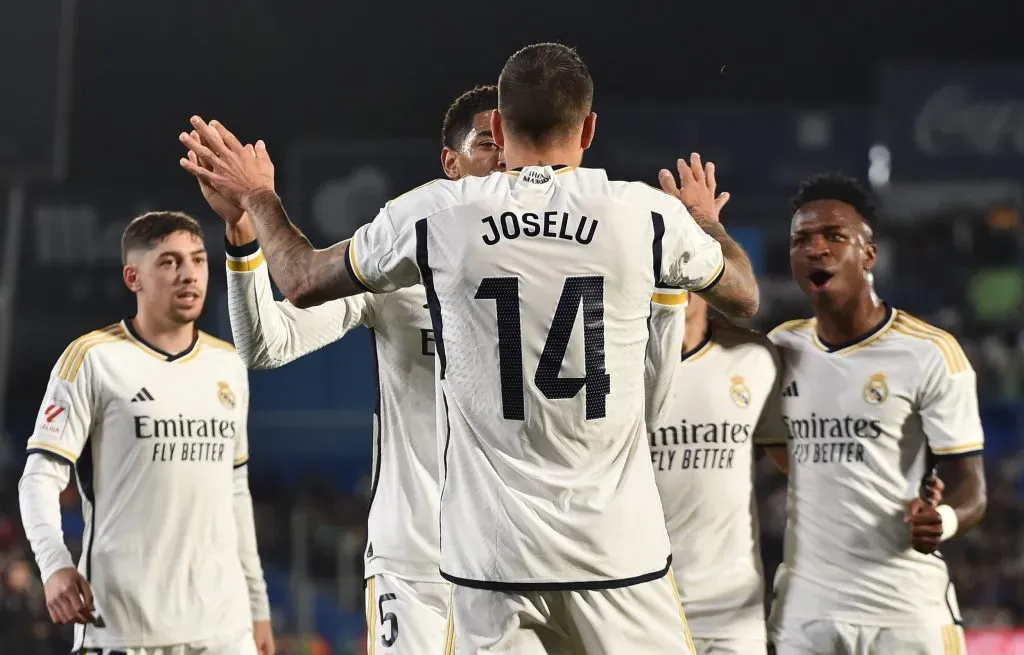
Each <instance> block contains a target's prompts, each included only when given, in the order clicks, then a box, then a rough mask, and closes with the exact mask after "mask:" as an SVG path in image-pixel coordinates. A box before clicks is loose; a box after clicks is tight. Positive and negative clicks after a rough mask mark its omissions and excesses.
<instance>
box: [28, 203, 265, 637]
mask: <svg viewBox="0 0 1024 655" xmlns="http://www.w3.org/2000/svg"><path fill="white" fill-rule="evenodd" d="M122 256H123V260H124V281H125V284H126V285H127V286H128V288H129V289H130V290H131V291H132V292H133V293H134V294H135V296H136V300H137V312H136V314H135V316H134V317H132V318H128V319H125V320H123V321H121V322H119V323H114V324H113V325H109V326H107V327H105V328H102V329H99V330H95V331H93V332H90V333H88V334H86V335H84V336H82V337H80V338H78V339H76V340H75V341H73V342H72V343H71V345H69V346H68V347H67V349H66V350H65V351H64V353H63V355H61V357H60V359H59V360H58V361H57V364H56V366H54V368H53V372H52V373H51V376H50V383H49V386H48V388H47V390H46V397H45V400H44V401H43V403H42V406H41V408H40V410H39V416H38V419H37V422H36V428H35V431H34V432H33V434H32V436H31V437H30V438H29V441H28V460H27V462H26V464H25V472H24V475H23V476H22V478H21V483H20V485H19V491H20V504H21V514H22V521H23V523H24V526H25V533H26V535H27V536H28V539H29V541H30V542H31V545H32V550H33V551H34V553H35V556H36V561H37V563H38V565H39V569H40V572H41V574H42V578H43V580H44V582H45V592H46V601H47V607H48V609H49V611H50V615H51V617H52V618H53V620H54V621H55V622H57V623H74V624H75V651H76V652H84V653H89V654H90V655H92V654H93V653H101V654H102V655H108V654H110V653H125V654H126V655H191V654H195V655H200V654H202V655H249V654H253V653H259V654H260V655H272V654H273V652H274V644H273V637H272V635H271V633H270V606H269V603H268V601H267V595H266V585H265V584H264V581H263V572H262V570H261V567H260V560H259V555H258V553H257V549H256V533H255V528H254V525H253V511H252V499H251V497H250V495H249V483H248V475H247V469H246V463H247V461H248V459H249V451H248V439H247V436H246V415H247V413H248V404H249V388H248V378H247V372H246V369H245V366H244V365H243V364H242V362H241V360H240V359H239V358H238V355H237V354H235V352H234V349H233V348H232V347H231V345H230V344H228V343H225V342H223V341H220V340H218V339H215V338H213V337H211V336H209V335H207V334H205V333H202V332H199V331H198V330H197V329H196V327H195V321H196V319H197V318H198V317H199V315H200V313H201V312H202V308H203V303H204V300H205V298H206V288H207V280H208V277H209V271H208V269H207V258H206V249H205V247H204V246H203V235H202V231H201V228H200V226H199V224H198V223H197V222H196V221H195V219H193V218H191V217H190V216H187V215H185V214H181V213H178V212H152V213H148V214H144V215H142V216H139V217H138V218H136V219H134V220H133V221H132V222H131V223H130V224H129V225H128V228H127V229H126V230H125V232H124V237H123V240H122ZM72 468H73V469H74V470H75V474H76V478H77V480H78V487H79V493H80V495H81V497H82V510H83V513H84V518H85V526H86V527H85V535H84V540H83V544H84V545H83V552H82V557H81V560H80V561H79V563H78V568H77V570H76V569H75V567H74V565H73V562H72V558H71V554H70V553H69V552H68V549H67V547H66V546H65V545H64V540H63V534H62V532H61V522H60V503H59V499H58V497H59V495H60V493H61V491H62V490H63V489H64V488H65V487H66V486H67V484H68V482H69V480H70V476H71V470H72ZM254 634H255V641H254ZM257 642H258V644H259V645H258V647H257Z"/></svg>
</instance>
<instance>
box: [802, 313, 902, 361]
mask: <svg viewBox="0 0 1024 655" xmlns="http://www.w3.org/2000/svg"><path fill="white" fill-rule="evenodd" d="M891 318H892V307H891V306H890V305H889V303H885V316H884V317H882V320H881V321H880V322H878V323H877V324H876V325H875V326H874V327H872V328H871V329H870V330H868V331H867V332H865V333H864V334H862V335H860V336H859V337H856V338H854V339H850V340H849V341H846V342H844V343H829V342H828V341H825V340H824V339H822V338H821V334H818V335H817V337H818V341H820V342H821V345H823V346H825V349H826V350H828V352H830V353H834V352H836V351H837V350H842V349H844V348H849V347H850V346H856V345H857V344H858V343H860V342H862V341H866V340H868V339H870V338H871V337H873V336H875V335H876V334H878V332H879V331H880V330H881V329H882V328H883V327H885V326H886V324H887V323H888V322H889V319H891Z"/></svg>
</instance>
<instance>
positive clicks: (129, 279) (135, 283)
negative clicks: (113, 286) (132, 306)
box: [121, 264, 142, 293]
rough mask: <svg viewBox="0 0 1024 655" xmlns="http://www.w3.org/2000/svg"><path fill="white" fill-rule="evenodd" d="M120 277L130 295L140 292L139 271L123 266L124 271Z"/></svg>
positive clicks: (132, 267) (130, 266)
mask: <svg viewBox="0 0 1024 655" xmlns="http://www.w3.org/2000/svg"><path fill="white" fill-rule="evenodd" d="M121 276H122V277H123V278H124V285H125V286H126V287H128V290H129V291H131V292H132V293H138V292H139V291H142V281H141V280H140V279H139V269H137V268H135V267H134V266H132V265H131V264H125V266H124V270H122V271H121Z"/></svg>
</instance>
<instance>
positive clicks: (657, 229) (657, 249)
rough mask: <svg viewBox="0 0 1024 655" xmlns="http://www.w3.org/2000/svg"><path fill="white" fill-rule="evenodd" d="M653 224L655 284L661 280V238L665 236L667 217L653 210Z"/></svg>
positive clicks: (652, 249)
mask: <svg viewBox="0 0 1024 655" xmlns="http://www.w3.org/2000/svg"><path fill="white" fill-rule="evenodd" d="M651 224H652V225H653V227H654V241H653V242H652V243H651V251H652V254H653V256H654V286H655V287H657V286H658V284H659V283H660V282H661V240H662V238H663V237H664V236H665V217H663V216H662V215H661V214H659V213H658V212H651Z"/></svg>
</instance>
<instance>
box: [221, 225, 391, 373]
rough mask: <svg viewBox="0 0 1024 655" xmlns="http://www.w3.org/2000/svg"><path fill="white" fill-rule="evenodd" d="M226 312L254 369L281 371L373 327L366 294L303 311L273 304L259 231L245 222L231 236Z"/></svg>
mask: <svg viewBox="0 0 1024 655" xmlns="http://www.w3.org/2000/svg"><path fill="white" fill-rule="evenodd" d="M226 247H227V257H226V262H227V277H228V311H229V314H230V317H231V332H232V335H233V337H234V343H235V348H237V349H238V354H239V355H240V356H241V358H242V361H243V362H245V364H246V366H248V367H249V368H252V369H267V368H278V367H280V366H284V365H285V364H287V363H288V362H291V361H293V360H295V359H298V358H299V357H302V356H304V355H307V354H309V353H311V352H314V351H316V350H318V349H320V348H323V347H324V346H326V345H328V344H330V343H333V342H335V341H337V340H338V339H341V338H342V337H343V336H345V334H347V333H348V332H349V331H350V330H352V329H353V328H355V327H358V326H359V325H367V326H370V325H372V323H373V311H372V310H373V307H374V306H375V300H374V299H375V296H373V295H371V294H367V293H362V294H359V295H358V296H350V297H348V298H341V299H339V300H332V301H330V302H328V303H325V304H323V305H319V306H316V307H310V308H308V309H300V308H298V307H295V306H294V305H292V304H291V303H290V302H288V301H287V300H284V301H275V300H274V294H273V289H272V288H271V285H270V274H269V272H268V271H267V265H266V261H265V259H264V255H263V251H262V250H261V249H260V247H259V243H258V242H257V241H256V233H255V229H254V228H253V227H252V226H251V223H249V219H248V218H246V217H243V218H242V220H241V221H239V222H238V224H237V225H236V226H233V227H229V229H228V231H227V244H226Z"/></svg>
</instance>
